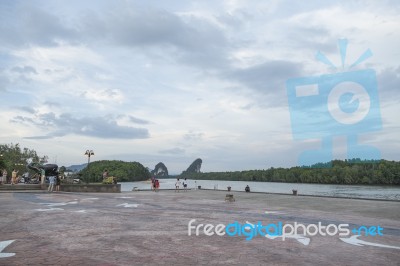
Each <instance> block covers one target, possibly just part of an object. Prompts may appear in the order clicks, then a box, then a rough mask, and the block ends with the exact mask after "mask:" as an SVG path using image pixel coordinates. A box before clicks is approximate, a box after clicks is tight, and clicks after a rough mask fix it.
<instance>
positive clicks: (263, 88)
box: [224, 61, 303, 109]
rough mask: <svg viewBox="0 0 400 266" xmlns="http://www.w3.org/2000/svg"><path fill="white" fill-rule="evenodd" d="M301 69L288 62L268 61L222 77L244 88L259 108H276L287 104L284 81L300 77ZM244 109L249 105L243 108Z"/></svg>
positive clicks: (295, 64)
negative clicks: (249, 91) (248, 90)
mask: <svg viewBox="0 0 400 266" xmlns="http://www.w3.org/2000/svg"><path fill="white" fill-rule="evenodd" d="M302 70H303V67H302V65H301V64H299V63H294V62H289V61H268V62H265V63H263V64H260V65H256V66H253V67H249V68H244V69H233V70H232V71H230V72H228V73H226V74H224V77H225V78H227V79H229V80H231V81H236V82H238V83H239V84H242V85H244V86H246V87H247V88H248V89H250V90H251V91H252V93H251V94H252V95H253V97H254V99H255V101H256V102H257V105H259V106H277V105H281V104H283V102H285V103H286V102H287V100H286V98H287V97H286V80H287V79H289V78H294V77H299V76H301V75H302ZM243 108H244V109H249V108H251V105H247V106H243Z"/></svg>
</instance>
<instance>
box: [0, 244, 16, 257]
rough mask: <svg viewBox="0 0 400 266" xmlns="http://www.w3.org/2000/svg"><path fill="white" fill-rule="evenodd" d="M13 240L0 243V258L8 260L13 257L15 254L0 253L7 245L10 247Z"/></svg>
mask: <svg viewBox="0 0 400 266" xmlns="http://www.w3.org/2000/svg"><path fill="white" fill-rule="evenodd" d="M14 241H15V240H7V241H1V242H0V258H8V257H12V256H15V253H1V252H2V251H3V250H4V249H5V248H6V247H7V246H8V245H10V244H11V243H12V242H14Z"/></svg>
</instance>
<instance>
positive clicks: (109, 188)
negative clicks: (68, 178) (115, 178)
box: [60, 184, 121, 193]
mask: <svg viewBox="0 0 400 266" xmlns="http://www.w3.org/2000/svg"><path fill="white" fill-rule="evenodd" d="M60 190H61V191H65V192H105V193H120V192H121V184H112V185H105V184H70V185H68V184H62V185H60Z"/></svg>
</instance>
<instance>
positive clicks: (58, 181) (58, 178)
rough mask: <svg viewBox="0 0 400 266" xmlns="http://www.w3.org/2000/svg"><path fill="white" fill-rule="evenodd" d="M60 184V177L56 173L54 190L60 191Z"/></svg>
mask: <svg viewBox="0 0 400 266" xmlns="http://www.w3.org/2000/svg"><path fill="white" fill-rule="evenodd" d="M60 185H61V178H60V176H58V175H57V178H56V191H57V192H59V191H60Z"/></svg>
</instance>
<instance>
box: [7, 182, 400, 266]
mask: <svg viewBox="0 0 400 266" xmlns="http://www.w3.org/2000/svg"><path fill="white" fill-rule="evenodd" d="M226 194H227V192H223V191H205V190H196V191H187V192H183V191H181V192H179V193H175V192H174V191H171V190H162V191H159V192H157V193H155V192H151V191H136V192H124V193H109V194H108V193H64V192H59V193H51V194H49V193H46V192H2V193H0V265H104V266H105V265H363V266H365V265H400V203H399V202H385V201H373V200H352V199H336V198H321V197H307V196H291V195H272V194H258V193H242V192H233V193H232V194H234V197H235V199H236V201H235V202H225V195H226ZM192 219H196V221H195V222H193V226H194V227H195V226H197V225H199V224H208V223H210V224H213V225H217V224H225V225H228V224H230V223H233V222H235V221H238V222H239V223H241V224H245V223H250V224H256V223H257V222H259V221H260V222H262V223H263V224H264V225H266V224H268V223H274V224H277V223H279V222H282V223H283V224H294V222H297V223H303V224H305V225H309V224H318V222H321V223H322V225H328V224H335V225H339V224H349V229H353V228H358V227H360V226H362V225H365V226H378V225H379V226H380V227H382V228H383V231H382V233H383V236H371V235H369V236H365V235H361V236H359V237H355V235H354V234H353V233H351V236H352V237H351V236H346V237H341V236H338V235H334V236H321V235H318V234H317V235H315V236H305V237H304V236H302V235H296V236H293V237H290V238H286V239H285V240H284V241H283V239H282V237H271V236H269V237H263V236H256V237H254V238H253V239H252V240H246V236H243V235H242V236H228V235H224V236H219V235H216V234H214V235H212V236H207V235H205V233H204V231H203V230H200V231H199V236H196V235H195V229H192V231H191V234H192V235H190V236H189V235H188V223H189V221H191V220H192ZM199 228H200V227H199ZM200 229H201V228H200ZM246 232H248V231H246ZM341 238H344V240H343V239H341ZM357 241H358V242H357Z"/></svg>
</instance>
